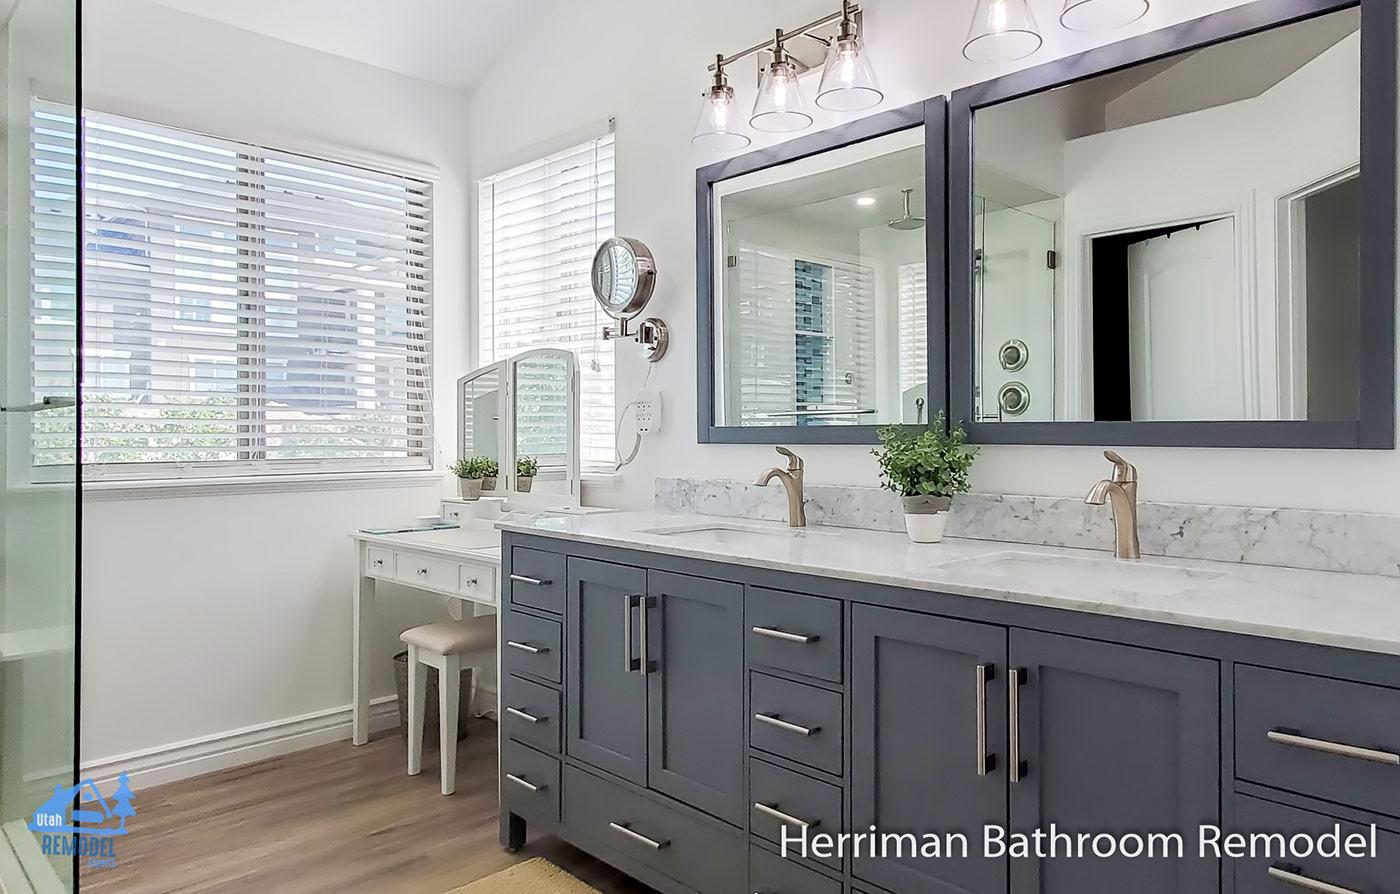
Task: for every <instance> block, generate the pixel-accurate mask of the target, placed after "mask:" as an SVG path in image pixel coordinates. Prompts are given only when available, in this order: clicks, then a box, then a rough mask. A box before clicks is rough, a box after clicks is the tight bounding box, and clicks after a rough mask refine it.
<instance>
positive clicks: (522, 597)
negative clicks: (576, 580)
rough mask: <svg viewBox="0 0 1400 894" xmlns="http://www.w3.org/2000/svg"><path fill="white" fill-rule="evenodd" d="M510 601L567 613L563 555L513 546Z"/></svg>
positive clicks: (559, 613) (511, 552)
mask: <svg viewBox="0 0 1400 894" xmlns="http://www.w3.org/2000/svg"><path fill="white" fill-rule="evenodd" d="M507 583H508V584H509V589H510V601H511V603H513V604H514V605H528V606H529V607H530V608H537V609H540V610H541V611H547V612H554V613H555V614H557V615H562V614H563V613H564V585H565V583H566V575H565V571H564V557H563V556H561V555H560V554H558V553H547V552H544V551H543V550H538V549H526V548H525V547H523V546H517V547H513V548H512V549H511V551H510V580H509V581H507Z"/></svg>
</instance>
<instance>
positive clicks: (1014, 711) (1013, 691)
mask: <svg viewBox="0 0 1400 894" xmlns="http://www.w3.org/2000/svg"><path fill="white" fill-rule="evenodd" d="M1006 676H1007V680H1006V719H1007V725H1008V726H1009V727H1010V729H1009V730H1008V732H1009V733H1010V735H1009V737H1008V739H1009V742H1008V747H1007V754H1006V762H1007V764H1009V765H1010V766H1009V767H1008V768H1007V771H1008V775H1009V776H1010V778H1011V781H1012V782H1020V781H1021V780H1022V779H1024V778H1025V776H1026V767H1025V764H1024V763H1022V761H1021V684H1023V683H1024V682H1025V679H1026V669H1025V668H1023V667H1013V668H1011V670H1010V672H1009V673H1008V674H1007V675H1006Z"/></svg>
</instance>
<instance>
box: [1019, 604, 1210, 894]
mask: <svg viewBox="0 0 1400 894" xmlns="http://www.w3.org/2000/svg"><path fill="white" fill-rule="evenodd" d="M1010 656H1011V665H1012V668H1013V672H1015V670H1016V669H1021V671H1022V673H1021V680H1022V684H1021V685H1020V686H1019V687H1018V694H1017V700H1018V702H1019V709H1020V710H1019V712H1018V714H1017V715H1016V716H1017V718H1018V721H1017V722H1015V723H1013V734H1014V733H1016V732H1017V729H1016V727H1019V739H1018V743H1019V751H1020V755H1021V759H1022V771H1021V773H1020V778H1019V780H1015V781H1012V782H1011V799H1010V801H1011V824H1012V828H1013V830H1018V831H1022V832H1031V831H1032V830H1035V829H1040V830H1044V831H1045V832H1046V833H1048V832H1049V831H1050V826H1051V824H1052V823H1053V824H1054V825H1055V827H1056V828H1057V829H1058V830H1060V831H1063V832H1068V833H1070V834H1071V835H1074V834H1076V833H1079V832H1092V833H1100V832H1107V833H1109V834H1112V835H1116V836H1121V835H1124V834H1126V833H1136V834H1138V835H1146V834H1147V833H1149V832H1164V833H1172V832H1176V833H1179V834H1180V835H1181V836H1182V838H1183V840H1184V848H1183V850H1184V853H1185V858H1184V859H1181V860H1175V859H1149V858H1147V857H1145V856H1144V857H1138V858H1137V859H1127V858H1124V857H1121V856H1118V857H1110V858H1106V859H1101V858H1097V857H1095V856H1092V855H1090V856H1088V857H1086V858H1085V859H1073V858H1069V859H1064V858H1057V859H1051V858H1046V859H1035V858H1030V859H1018V860H1012V862H1011V866H1012V870H1011V876H1012V877H1011V891H1012V892H1013V894H1042V892H1043V894H1082V892H1085V891H1132V892H1134V894H1209V892H1217V891H1219V890H1220V866H1219V863H1218V861H1214V860H1202V859H1199V858H1198V857H1196V856H1195V854H1196V847H1195V843H1196V839H1197V834H1198V831H1197V830H1198V827H1199V826H1200V824H1202V823H1218V822H1219V816H1220V668H1219V665H1218V664H1217V663H1216V662H1215V661H1212V660H1207V659H1203V658H1190V657H1187V656H1184V655H1173V654H1170V653H1167V652H1156V651H1153V650H1150V649H1137V648H1131V647H1127V646H1117V645H1111V644H1108V643H1101V642H1096V641H1093V640H1086V639H1078V638H1075V637H1069V636H1055V635H1051V634H1044V633H1033V632H1030V631H1024V630H1012V631H1011V649H1010Z"/></svg>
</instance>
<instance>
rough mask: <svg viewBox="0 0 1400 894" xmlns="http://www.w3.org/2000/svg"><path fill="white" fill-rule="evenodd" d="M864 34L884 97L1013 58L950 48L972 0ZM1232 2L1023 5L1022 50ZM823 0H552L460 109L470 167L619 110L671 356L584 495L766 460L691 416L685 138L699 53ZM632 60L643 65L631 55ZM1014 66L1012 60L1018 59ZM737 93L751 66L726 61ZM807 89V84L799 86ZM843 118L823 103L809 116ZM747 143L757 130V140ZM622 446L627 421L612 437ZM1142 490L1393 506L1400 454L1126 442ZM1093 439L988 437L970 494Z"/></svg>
mask: <svg viewBox="0 0 1400 894" xmlns="http://www.w3.org/2000/svg"><path fill="white" fill-rule="evenodd" d="M865 5H866V9H867V12H866V19H865V21H866V30H867V44H868V46H869V49H870V51H871V53H872V54H873V58H874V60H875V63H876V65H877V67H878V72H879V75H880V77H881V80H882V85H883V87H884V89H885V91H886V104H885V106H884V108H893V107H896V106H899V105H902V104H904V103H908V102H912V101H915V100H920V99H923V98H924V97H927V96H929V95H932V94H936V93H945V92H948V91H950V90H952V89H954V88H957V87H960V86H965V85H968V84H972V83H975V82H978V81H982V80H985V79H987V78H990V77H994V76H996V75H999V74H1003V73H1005V72H1006V70H1007V69H1008V68H1010V67H1012V66H1005V67H998V66H981V65H974V64H972V63H969V62H967V61H965V60H964V59H963V58H962V56H961V54H960V45H961V42H962V40H963V39H964V35H965V34H966V31H967V26H968V22H969V20H970V18H971V11H972V5H973V4H972V0H956V2H951V0H945V2H937V3H931V2H927V0H868V2H867V3H866V4H865ZM1234 5H1237V4H1236V3H1235V2H1234V0H1176V2H1171V3H1155V4H1153V7H1152V11H1151V12H1150V13H1149V14H1148V15H1147V16H1146V17H1145V18H1144V19H1142V20H1141V21H1139V22H1137V23H1136V24H1134V25H1132V26H1129V27H1128V28H1125V29H1121V30H1119V31H1116V32H1113V33H1110V34H1103V33H1099V34H1087V35H1085V34H1071V33H1068V32H1065V31H1063V30H1061V29H1060V28H1059V27H1058V25H1056V24H1055V23H1056V21H1057V17H1058V11H1059V9H1060V8H1061V6H1062V4H1060V3H1058V2H1055V0H1033V2H1032V6H1033V8H1034V10H1035V14H1036V16H1037V18H1038V20H1039V21H1040V22H1041V24H1042V26H1043V30H1044V31H1045V37H1046V46H1045V47H1044V48H1043V49H1042V51H1041V52H1040V53H1039V54H1038V55H1037V56H1035V57H1033V58H1032V59H1031V60H1029V62H1033V63H1034V62H1044V61H1047V60H1049V59H1052V58H1055V57H1057V56H1061V55H1065V54H1067V53H1069V52H1072V51H1076V50H1080V49H1085V48H1087V47H1088V46H1089V45H1092V44H1096V43H1106V42H1109V41H1111V40H1116V39H1119V38H1122V37H1127V36H1131V35H1132V34H1134V33H1139V32H1142V31H1148V30H1153V29H1156V28H1160V27H1163V26H1165V25H1169V24H1173V23H1175V22H1177V21H1181V20H1185V19H1188V18H1193V17H1196V16H1198V15H1203V14H1205V13H1209V12H1215V11H1218V10H1220V9H1223V8H1227V7H1230V6H1234ZM834 6H835V4H834V3H831V2H827V0H771V2H767V3H762V4H756V3H752V2H746V0H712V2H708V3H703V4H700V3H679V2H665V3H662V2H656V0H594V2H590V3H564V2H560V3H555V4H553V5H552V6H550V7H549V8H548V9H547V12H546V14H544V15H541V16H539V17H537V18H536V19H535V20H534V21H532V22H531V23H530V24H529V26H528V27H527V28H526V30H525V32H524V33H523V34H521V35H520V36H519V38H518V40H517V43H516V44H515V48H514V51H513V52H509V53H507V54H506V58H504V59H503V60H502V61H501V63H500V64H499V65H497V66H496V67H495V68H494V70H493V71H492V73H491V75H490V77H488V78H487V79H486V80H485V81H484V82H483V83H482V84H480V85H479V86H478V87H477V89H476V90H474V91H473V94H472V101H471V105H470V108H469V115H468V127H469V129H470V148H471V151H470V161H471V175H472V177H473V178H476V177H481V176H485V175H488V174H491V173H494V172H495V171H497V170H499V169H500V168H502V167H504V166H505V165H506V164H507V163H509V162H512V161H518V160H520V159H521V158H524V157H528V156H529V155H530V154H532V153H534V152H536V151H537V150H540V149H542V148H546V147H550V146H551V145H557V144H558V141H559V139H560V137H561V136H562V135H567V134H569V133H571V132H574V133H576V132H578V130H579V129H580V128H582V127H584V126H586V125H588V124H591V123H593V122H597V121H600V120H603V119H606V118H607V117H609V116H616V118H617V222H618V232H619V233H625V234H627V235H632V236H636V237H639V238H641V239H643V240H644V241H646V242H647V243H648V244H649V245H650V246H651V248H652V250H653V252H654V253H655V255H656V261H657V267H658V272H659V276H658V281H657V290H656V297H655V299H654V303H653V305H652V307H651V308H649V310H648V312H649V313H654V314H656V315H658V316H661V317H664V318H665V319H666V320H667V322H668V323H669V324H670V325H671V327H672V341H671V352H670V354H669V355H668V356H667V357H666V359H665V360H663V361H662V362H661V363H660V364H659V368H658V369H657V370H656V372H655V375H654V376H653V377H652V381H651V385H652V387H656V388H659V389H660V390H661V391H662V393H663V401H664V403H665V414H666V415H665V420H664V422H665V425H664V428H663V430H662V431H661V432H660V433H658V434H657V435H656V436H654V437H652V438H651V439H650V440H649V442H648V443H647V444H646V445H645V446H644V448H643V450H642V453H641V455H640V457H639V458H638V460H637V462H636V463H634V464H633V465H632V466H630V467H629V468H628V469H626V470H625V472H624V473H623V476H622V481H621V485H620V487H619V489H618V490H616V491H610V492H606V493H599V492H598V491H593V493H592V494H591V496H592V497H593V498H594V499H606V500H608V501H610V502H617V503H621V504H628V505H647V504H649V503H650V500H651V491H652V482H653V479H654V478H655V476H657V475H662V474H666V475H674V474H687V475H703V476H713V477H746V476H747V475H749V474H752V472H753V471H756V470H759V469H762V468H765V467H767V466H769V465H771V464H772V463H773V462H774V460H775V457H774V454H773V451H772V449H771V448H769V447H764V446H731V445H712V446H701V445H699V444H697V442H696V422H695V417H696V413H695V305H694V302H695V293H694V282H695V266H694V264H695V262H694V255H695V229H694V226H695V188H694V187H695V168H696V167H698V166H700V165H702V164H705V163H707V162H709V161H713V160H714V159H713V158H709V157H704V156H701V155H700V154H699V153H696V152H693V151H692V150H691V147H690V142H689V141H690V134H691V130H692V128H693V127H694V124H695V115H696V113H697V111H698V96H699V93H700V91H701V90H702V89H703V87H704V86H705V79H706V72H705V65H706V64H707V62H708V61H710V60H711V59H712V58H713V56H714V54H715V53H716V52H731V51H733V50H735V49H738V48H740V47H744V46H747V45H749V44H751V43H754V42H756V41H758V40H761V39H763V37H764V36H765V35H767V34H770V33H771V29H772V28H774V27H777V26H785V27H791V26H793V25H795V24H798V23H801V22H804V21H808V20H810V19H812V18H815V17H816V16H818V15H820V14H822V13H825V12H828V11H829V10H830V9H831V8H832V7H834ZM659 35H661V36H664V38H663V39H664V41H665V51H664V52H661V53H651V54H647V55H646V56H645V58H644V59H642V58H641V57H638V56H637V54H635V53H632V52H626V51H625V49H624V48H629V47H636V46H645V45H647V42H648V41H651V40H655V39H657V38H658V36H659ZM639 59H640V61H639ZM1021 64H1024V63H1021ZM730 82H731V83H732V84H733V85H735V87H736V90H738V91H740V92H741V93H742V94H743V96H744V100H743V101H745V102H751V101H752V97H753V71H752V68H751V67H749V66H745V65H740V66H736V67H735V70H733V71H731V72H730ZM809 95H810V93H809ZM839 120H841V119H840V118H839V117H838V116H831V115H827V114H825V113H821V114H820V115H819V117H818V122H817V126H818V127H821V126H830V125H831V124H832V123H835V122H837V121H839ZM758 145H762V141H759V142H757V143H756V144H755V147H754V148H757V146H758ZM644 372H645V370H644V361H643V360H642V359H641V356H640V354H639V353H638V351H637V350H636V349H635V347H634V346H632V345H619V346H618V378H619V389H618V395H619V400H618V405H619V406H621V405H622V404H624V403H626V401H627V400H628V399H629V398H630V397H631V393H632V389H633V388H635V387H636V386H637V385H639V384H640V382H641V377H642V375H643V374H644ZM623 437H624V441H625V440H627V433H626V432H624V436H623ZM803 453H804V455H805V456H806V459H807V474H808V477H809V480H811V481H814V482H823V483H858V484H873V483H874V482H875V481H876V480H877V479H876V475H877V473H876V467H875V462H874V459H873V458H872V457H871V456H870V455H869V451H868V449H866V448H864V447H811V448H806V449H805V450H803ZM1130 453H1131V458H1132V459H1133V460H1134V462H1136V463H1137V464H1138V466H1139V467H1140V468H1141V469H1142V472H1143V483H1142V494H1143V497H1144V498H1145V499H1156V500H1181V501H1192V502H1202V503H1238V504H1246V505H1260V506H1294V507H1303V508H1320V509H1345V510H1366V511H1377V512H1386V511H1391V512H1393V511H1398V510H1400V453H1396V452H1368V453H1357V452H1327V451H1291V450H1183V449H1167V448H1155V449H1147V448H1138V449H1134V450H1132V451H1130ZM1103 471H1104V461H1103V457H1102V455H1101V453H1100V450H1099V448H1097V447H1059V448H1050V447H988V448H986V449H985V450H984V451H983V452H982V456H981V458H980V459H979V461H978V463H977V465H976V467H975V468H974V471H973V484H974V486H975V487H976V488H977V489H978V490H983V491H1003V492H1012V493H1025V494H1052V495H1073V496H1078V495H1081V494H1083V493H1084V491H1085V490H1086V488H1087V487H1088V485H1089V484H1090V483H1091V482H1093V481H1095V480H1097V479H1098V478H1100V477H1102V473H1103Z"/></svg>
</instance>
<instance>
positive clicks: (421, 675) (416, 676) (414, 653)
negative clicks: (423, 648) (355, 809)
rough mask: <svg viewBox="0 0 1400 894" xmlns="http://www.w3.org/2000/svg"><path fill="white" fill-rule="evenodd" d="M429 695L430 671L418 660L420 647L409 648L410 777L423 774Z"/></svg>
mask: <svg viewBox="0 0 1400 894" xmlns="http://www.w3.org/2000/svg"><path fill="white" fill-rule="evenodd" d="M427 695H428V669H427V668H426V667H424V666H423V663H422V662H421V661H419V660H418V647H417V646H409V647H408V775H410V776H417V775H418V774H419V773H422V772H423V717H424V715H425V714H426V713H427V705H425V704H424V700H425V699H426V698H427Z"/></svg>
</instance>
